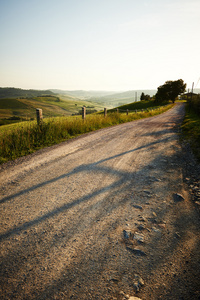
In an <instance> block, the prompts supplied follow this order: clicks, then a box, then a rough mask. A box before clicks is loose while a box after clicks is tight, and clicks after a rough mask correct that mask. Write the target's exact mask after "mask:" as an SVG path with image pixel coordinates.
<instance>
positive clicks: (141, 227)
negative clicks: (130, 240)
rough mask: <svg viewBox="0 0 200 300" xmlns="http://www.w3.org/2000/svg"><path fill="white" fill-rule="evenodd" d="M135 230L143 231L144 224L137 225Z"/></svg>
mask: <svg viewBox="0 0 200 300" xmlns="http://www.w3.org/2000/svg"><path fill="white" fill-rule="evenodd" d="M137 228H138V229H139V230H144V229H145V228H146V227H145V225H144V224H140V225H138V227H137Z"/></svg>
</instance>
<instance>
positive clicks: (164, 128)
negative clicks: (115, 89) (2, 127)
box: [0, 104, 200, 300]
mask: <svg viewBox="0 0 200 300" xmlns="http://www.w3.org/2000/svg"><path fill="white" fill-rule="evenodd" d="M183 115H184V106H183V105H181V104H178V105H176V106H175V107H174V108H173V109H171V110H169V111H167V112H166V113H164V114H162V115H158V116H156V117H152V118H149V119H143V120H139V121H135V122H131V123H126V124H122V125H118V126H114V127H111V128H107V129H103V130H99V131H97V132H94V133H91V134H86V135H83V136H82V137H80V138H78V139H74V140H71V141H70V142H66V143H62V144H61V145H60V146H56V147H50V148H48V149H46V150H43V151H39V152H38V153H37V154H34V155H30V156H29V157H27V158H24V159H19V160H16V161H15V162H13V164H7V165H6V166H4V167H2V169H1V173H0V180H1V188H0V191H1V199H0V214H1V233H0V243H1V271H0V272H1V292H0V295H1V298H2V299H14V298H16V299H128V298H129V296H137V297H140V298H141V299H143V300H144V299H190V298H189V297H191V295H192V297H193V298H192V299H199V298H198V297H199V296H200V292H199V289H198V282H197V281H198V276H199V269H200V268H199V265H200V260H199V254H198V247H199V232H198V226H199V215H198V213H197V212H196V210H195V209H194V207H193V205H192V203H191V201H190V195H189V193H188V190H187V188H186V187H185V185H184V183H183V167H184V157H183V156H182V155H183V154H182V149H181V147H180V144H179V140H178V135H177V126H178V124H180V122H181V120H182V118H183ZM175 193H179V194H182V195H183V197H184V200H183V201H179V202H177V201H175V200H174V194H175ZM136 275H138V276H139V277H138V276H136ZM138 278H140V280H142V281H140V282H143V281H144V285H142V284H140V283H139V281H138V282H137V280H138ZM127 295H129V296H127Z"/></svg>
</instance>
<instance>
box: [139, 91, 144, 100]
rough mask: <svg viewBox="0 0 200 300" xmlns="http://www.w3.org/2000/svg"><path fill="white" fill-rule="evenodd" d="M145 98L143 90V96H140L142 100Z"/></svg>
mask: <svg viewBox="0 0 200 300" xmlns="http://www.w3.org/2000/svg"><path fill="white" fill-rule="evenodd" d="M144 99H145V95H144V93H143V92H142V94H141V96H140V100H141V101H142V100H144Z"/></svg>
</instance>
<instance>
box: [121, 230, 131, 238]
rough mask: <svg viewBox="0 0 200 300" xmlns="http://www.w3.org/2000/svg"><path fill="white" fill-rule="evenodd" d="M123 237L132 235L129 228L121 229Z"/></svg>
mask: <svg viewBox="0 0 200 300" xmlns="http://www.w3.org/2000/svg"><path fill="white" fill-rule="evenodd" d="M123 234H124V238H125V239H129V238H130V237H131V235H132V233H131V231H130V230H123Z"/></svg>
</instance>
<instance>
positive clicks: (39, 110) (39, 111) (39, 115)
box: [36, 108, 43, 125]
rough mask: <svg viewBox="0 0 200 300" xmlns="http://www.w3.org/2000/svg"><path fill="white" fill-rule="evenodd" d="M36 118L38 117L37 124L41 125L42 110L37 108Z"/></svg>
mask: <svg viewBox="0 0 200 300" xmlns="http://www.w3.org/2000/svg"><path fill="white" fill-rule="evenodd" d="M36 117H37V123H38V125H39V124H40V123H41V121H42V119H43V116H42V109H41V108H36Z"/></svg>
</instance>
